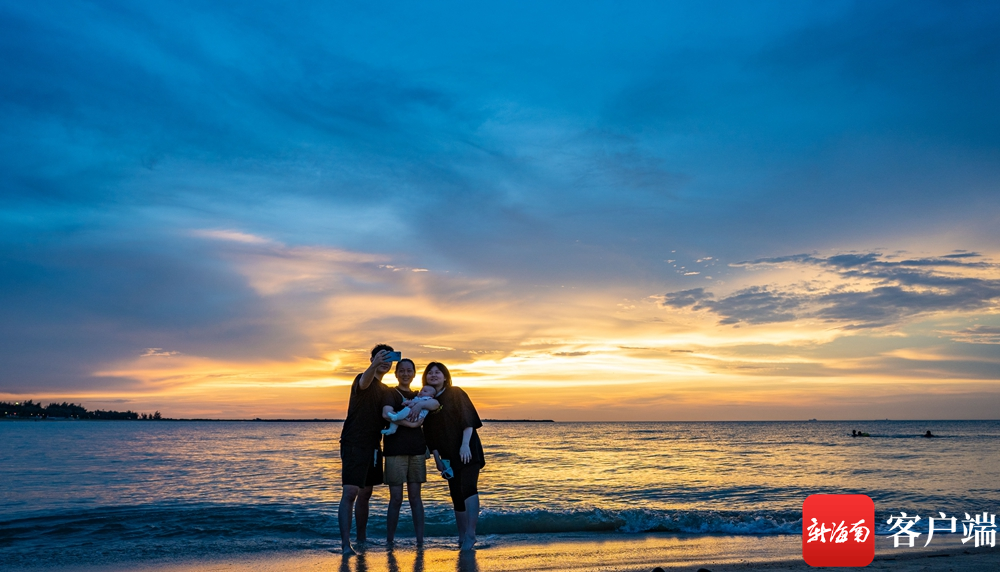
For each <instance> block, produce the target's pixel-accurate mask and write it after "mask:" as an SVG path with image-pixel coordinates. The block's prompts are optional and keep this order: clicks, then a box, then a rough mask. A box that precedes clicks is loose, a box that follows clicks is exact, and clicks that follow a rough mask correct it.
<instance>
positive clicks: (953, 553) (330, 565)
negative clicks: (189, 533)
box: [74, 534, 1000, 572]
mask: <svg viewBox="0 0 1000 572" xmlns="http://www.w3.org/2000/svg"><path fill="white" fill-rule="evenodd" d="M800 542H801V540H800V538H799V537H798V536H777V537H764V538H760V537H747V536H742V537H740V536H718V535H712V536H693V535H666V534H662V535H657V534H649V535H600V536H598V535H552V536H546V537H544V540H543V539H540V538H539V537H537V536H528V535H523V536H521V535H518V536H517V537H511V536H509V535H505V536H504V537H496V538H494V539H492V540H491V539H489V538H487V539H486V544H488V546H486V547H484V548H482V549H481V550H478V551H476V552H474V553H468V554H459V553H458V552H457V551H456V550H455V548H454V547H453V546H450V545H449V544H448V543H447V542H442V541H439V542H437V543H432V544H431V545H430V546H428V547H427V548H425V549H423V550H421V551H418V550H416V548H415V547H414V546H412V544H411V545H407V544H406V543H405V542H401V543H400V545H399V546H397V547H396V548H395V549H393V550H387V549H386V547H385V546H384V545H378V544H374V545H370V546H368V547H366V548H365V550H364V553H363V554H361V555H359V556H354V557H350V558H344V557H342V556H340V555H338V554H334V553H332V552H327V551H299V552H279V553H264V554H255V555H246V556H237V557H225V556H220V557H212V556H208V557H205V558H198V559H192V560H183V559H180V560H176V561H171V562H159V563H146V564H141V563H135V562H132V563H121V564H118V565H113V566H102V567H92V568H87V569H84V568H79V567H75V568H74V569H75V570H92V571H95V572H96V571H101V572H118V571H122V570H145V571H149V572H223V571H236V570H240V571H248V572H277V571H286V570H297V571H303V572H320V571H323V572H326V571H331V570H337V571H339V572H437V571H449V572H450V571H455V572H500V571H504V572H506V571H519V570H539V571H552V572H561V571H565V572H612V571H621V572H639V571H644V572H649V571H651V570H653V569H654V568H656V567H662V568H663V569H664V571H665V572H675V571H679V570H685V571H688V570H689V571H691V572H696V571H697V570H699V569H701V568H705V569H707V570H710V571H711V572H731V571H737V570H773V571H792V570H815V569H814V568H812V567H810V566H809V565H808V564H806V563H805V562H804V561H803V560H802V558H801V544H800ZM946 544H948V543H946ZM950 544H957V546H950V545H949V546H942V547H941V548H939V549H937V550H925V549H916V548H913V549H910V548H899V549H892V548H891V547H888V548H879V549H878V550H877V551H876V557H875V561H874V562H872V564H871V565H869V566H868V567H867V568H866V569H867V570H907V571H910V570H913V571H926V572H946V571H949V572H950V571H956V572H957V571H963V572H966V571H979V570H998V571H1000V549H998V548H989V547H980V548H973V547H971V546H962V545H961V544H960V543H957V542H954V543H950ZM826 570H858V569H857V568H826Z"/></svg>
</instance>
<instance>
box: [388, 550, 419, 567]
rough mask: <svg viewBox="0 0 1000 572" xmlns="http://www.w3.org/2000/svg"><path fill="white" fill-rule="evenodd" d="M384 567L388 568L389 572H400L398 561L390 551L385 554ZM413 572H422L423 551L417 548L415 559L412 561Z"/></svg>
mask: <svg viewBox="0 0 1000 572" xmlns="http://www.w3.org/2000/svg"><path fill="white" fill-rule="evenodd" d="M386 566H387V567H388V568H389V572H400V570H399V561H398V560H396V554H395V553H394V552H393V551H392V550H390V551H389V552H388V554H386ZM413 572H424V549H423V548H418V549H417V555H416V558H414V560H413Z"/></svg>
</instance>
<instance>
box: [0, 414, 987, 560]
mask: <svg viewBox="0 0 1000 572" xmlns="http://www.w3.org/2000/svg"><path fill="white" fill-rule="evenodd" d="M852 429H854V430H861V431H864V432H867V433H869V434H870V435H871V436H870V437H852V436H851V430H852ZM928 430H930V431H932V432H933V433H934V434H935V435H938V437H937V438H933V439H927V438H923V437H922V435H923V434H924V433H925V432H926V431H928ZM339 435H340V424H339V423H304V422H298V423H296V422H175V421H159V422H152V421H150V422H140V421H131V422H130V421H118V422H115V421H3V422H0V503H2V504H0V554H3V561H2V564H0V565H7V566H27V565H31V564H44V563H45V562H50V563H53V564H63V565H65V564H67V563H81V562H88V563H92V562H101V561H121V560H129V559H135V560H155V559H157V558H161V557H170V556H172V555H176V554H180V553H183V554H185V555H187V556H197V555H198V554H212V555H219V554H233V555H235V554H248V553H253V552H257V551H262V550H299V549H307V550H309V549H311V550H315V549H336V548H338V547H339V540H338V538H339V533H338V529H337V518H336V515H337V503H338V501H339V499H340V492H341V487H340V461H339V457H338V438H339ZM480 435H481V437H482V441H483V444H484V447H485V449H486V458H487V466H486V469H485V470H484V471H483V473H482V475H481V477H480V482H479V490H480V498H481V503H482V507H483V512H482V518H481V520H480V527H479V530H480V532H481V534H482V535H483V536H485V537H488V538H491V539H492V541H493V542H503V539H504V538H505V535H512V534H518V535H521V537H523V535H524V534H534V535H540V536H541V535H552V534H559V533H573V532H586V533H590V534H609V535H612V534H613V535H618V536H620V535H621V534H623V533H625V534H628V533H649V532H660V533H673V534H682V535H690V534H727V535H748V536H758V537H760V536H770V535H799V534H801V531H802V520H801V517H802V515H801V508H802V502H803V500H805V498H806V497H807V496H809V495H811V494H817V493H854V494H866V495H868V496H870V497H871V498H872V499H873V500H874V501H875V507H876V527H875V528H876V533H878V534H882V535H885V534H887V533H888V532H889V531H888V530H887V525H886V524H885V521H886V519H887V517H888V515H890V514H893V513H895V514H898V513H899V512H900V511H906V512H907V513H909V514H911V515H913V514H923V515H925V517H926V516H935V517H937V516H938V515H937V513H938V512H940V511H944V512H946V513H947V514H948V516H949V517H950V516H957V517H958V518H959V519H960V520H961V519H962V518H963V516H964V514H965V513H972V514H975V513H981V512H983V511H988V512H991V513H997V512H998V510H997V509H998V508H1000V486H998V483H1000V449H998V447H997V444H998V438H1000V421H879V422H870V421H869V422H859V421H851V422H713V423H499V422H487V423H486V424H485V426H484V427H483V428H482V429H481V430H480ZM428 468H429V469H431V470H429V471H428V482H427V483H426V484H425V485H424V493H423V497H424V503H425V507H426V511H427V523H428V524H427V534H428V536H429V540H428V542H429V543H430V544H431V545H433V544H434V543H435V542H437V543H445V542H454V540H453V539H454V525H453V522H454V517H453V513H452V511H451V504H450V501H449V499H448V494H447V485H446V481H445V480H444V479H442V478H441V477H440V476H438V475H437V474H436V473H435V472H434V471H433V463H432V462H428ZM387 497H388V495H387V490H386V487H384V486H383V487H377V488H376V492H375V495H374V496H373V498H372V515H371V520H370V522H369V528H368V534H369V536H370V537H371V538H373V539H377V538H379V537H384V534H385V506H386V501H387ZM924 522H926V518H925V521H924ZM917 529H919V526H918V527H917ZM397 535H398V536H399V537H400V540H401V541H402V542H406V538H407V537H408V536H412V525H411V522H410V518H409V508H408V506H407V504H406V503H405V502H404V504H403V510H402V517H401V519H400V527H399V530H398V532H397Z"/></svg>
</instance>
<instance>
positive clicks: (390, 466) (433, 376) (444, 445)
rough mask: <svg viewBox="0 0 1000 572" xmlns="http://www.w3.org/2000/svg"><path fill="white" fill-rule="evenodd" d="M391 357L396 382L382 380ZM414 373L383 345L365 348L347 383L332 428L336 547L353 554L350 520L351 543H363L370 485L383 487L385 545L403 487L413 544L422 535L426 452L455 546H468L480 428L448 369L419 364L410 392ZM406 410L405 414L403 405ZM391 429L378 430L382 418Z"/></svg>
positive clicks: (475, 515) (475, 509)
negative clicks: (447, 508)
mask: <svg viewBox="0 0 1000 572" xmlns="http://www.w3.org/2000/svg"><path fill="white" fill-rule="evenodd" d="M393 363H395V364H396V365H395V376H396V385H395V386H394V387H390V386H387V385H385V384H384V383H383V382H382V380H383V378H384V376H385V374H387V373H389V371H390V370H392V368H393V366H392V364H393ZM415 376H416V365H415V364H414V363H413V360H411V359H409V358H403V357H401V355H400V354H399V352H395V351H394V350H393V348H392V347H391V346H389V345H386V344H378V345H376V346H375V347H374V348H372V350H371V365H369V366H368V369H366V370H365V371H364V372H362V373H359V374H358V375H357V376H356V377H355V378H354V383H352V384H351V396H350V401H349V403H348V408H347V417H346V419H345V420H344V427H343V430H342V431H341V434H340V459H341V469H342V470H341V482H342V484H343V494H342V496H341V499H340V506H339V507H338V520H339V525H340V538H341V547H342V552H343V554H344V555H345V556H350V555H354V554H355V553H356V552H355V549H354V546H353V545H352V544H351V538H350V535H351V522H352V519H356V521H357V542H358V543H359V544H363V543H365V542H366V541H367V529H368V513H369V503H370V499H371V496H372V491H373V489H374V487H375V486H377V485H381V484H385V485H387V486H388V487H389V506H388V508H387V513H386V541H387V543H388V544H389V545H390V546H391V545H392V543H393V542H394V540H395V535H396V528H397V525H398V524H399V510H400V507H401V506H402V504H403V485H406V493H407V498H408V500H409V503H410V511H411V514H412V516H413V531H414V535H415V536H416V542H417V546H418V547H419V546H423V541H424V507H423V500H422V498H421V490H420V489H421V485H422V484H423V483H425V482H427V469H426V459H427V458H428V455H433V456H434V462H435V464H436V466H437V469H438V471H440V473H441V475H442V476H443V477H445V478H446V479H448V489H449V493H450V496H451V501H452V505H453V508H454V511H455V524H456V526H457V528H458V542H459V547H460V549H461V551H463V552H465V551H471V550H473V549H474V547H475V545H476V525H477V523H478V520H479V490H478V482H479V471H480V470H481V469H482V468H483V467H484V466H485V465H486V458H485V455H484V452H483V446H482V442H481V441H480V439H479V434H478V432H477V429H479V428H480V427H482V426H483V424H482V421H481V420H480V419H479V414H478V413H477V412H476V408H475V406H474V405H473V404H472V400H471V399H469V396H468V394H467V393H465V391H463V390H462V389H461V388H459V387H455V386H454V385H453V384H452V379H451V372H450V371H448V368H447V367H446V366H445V365H444V364H442V363H439V362H430V363H428V364H427V366H426V367H425V368H424V372H423V376H422V382H423V386H424V388H427V387H430V388H433V391H431V390H425V391H424V392H423V393H422V394H421V395H420V396H419V398H418V395H417V392H415V391H413V390H412V389H411V388H410V384H411V383H412V382H413V379H414V377H415ZM404 408H405V409H408V412H406V411H403V410H404ZM390 422H391V423H393V424H394V425H395V426H396V427H395V428H394V430H391V431H385V429H386V428H387V427H388V426H389V423H390Z"/></svg>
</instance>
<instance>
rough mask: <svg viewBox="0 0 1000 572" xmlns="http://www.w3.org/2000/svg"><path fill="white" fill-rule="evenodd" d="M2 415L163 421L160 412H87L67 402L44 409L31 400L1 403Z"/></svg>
mask: <svg viewBox="0 0 1000 572" xmlns="http://www.w3.org/2000/svg"><path fill="white" fill-rule="evenodd" d="M0 414H2V415H3V417H10V418H13V419H48V418H50V417H51V418H62V419H116V420H117V419H123V420H136V419H138V420H143V421H145V420H150V421H159V420H160V419H162V417H161V416H160V412H159V411H157V412H155V413H136V412H135V411H131V410H129V411H102V410H100V409H98V410H97V411H87V409H86V408H85V407H83V406H82V405H76V404H75V403H66V402H65V401H63V402H62V403H50V404H48V405H46V406H44V407H43V406H42V404H41V403H35V402H34V401H32V400H30V399H29V400H28V401H18V402H15V403H8V402H6V401H0Z"/></svg>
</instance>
